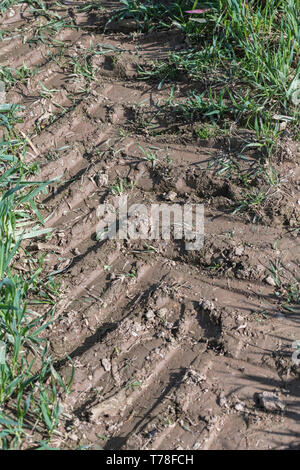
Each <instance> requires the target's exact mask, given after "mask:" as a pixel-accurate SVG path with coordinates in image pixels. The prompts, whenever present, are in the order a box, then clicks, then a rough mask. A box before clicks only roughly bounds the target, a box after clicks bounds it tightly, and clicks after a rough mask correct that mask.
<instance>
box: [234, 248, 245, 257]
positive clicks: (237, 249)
mask: <svg viewBox="0 0 300 470" xmlns="http://www.w3.org/2000/svg"><path fill="white" fill-rule="evenodd" d="M243 253H244V247H243V246H237V247H236V248H235V250H234V254H235V255H236V256H242V254H243Z"/></svg>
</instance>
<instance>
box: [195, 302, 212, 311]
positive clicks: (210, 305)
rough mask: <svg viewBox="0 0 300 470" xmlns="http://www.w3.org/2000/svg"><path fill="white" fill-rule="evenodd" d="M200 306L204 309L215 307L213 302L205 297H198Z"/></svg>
mask: <svg viewBox="0 0 300 470" xmlns="http://www.w3.org/2000/svg"><path fill="white" fill-rule="evenodd" d="M199 303H200V306H201V307H202V308H203V309H204V310H210V311H211V310H213V309H214V308H215V306H214V304H213V303H212V302H211V301H210V300H207V299H200V302H199Z"/></svg>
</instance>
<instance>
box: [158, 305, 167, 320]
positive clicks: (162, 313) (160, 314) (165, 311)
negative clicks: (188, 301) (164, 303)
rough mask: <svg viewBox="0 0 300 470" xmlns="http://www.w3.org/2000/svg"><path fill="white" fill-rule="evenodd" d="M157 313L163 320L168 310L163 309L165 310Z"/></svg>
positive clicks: (161, 309) (162, 309)
mask: <svg viewBox="0 0 300 470" xmlns="http://www.w3.org/2000/svg"><path fill="white" fill-rule="evenodd" d="M156 313H157V315H158V316H159V317H161V318H163V317H165V316H166V315H167V313H168V309H167V308H165V307H163V308H160V309H159V310H158V311H157V312H156Z"/></svg>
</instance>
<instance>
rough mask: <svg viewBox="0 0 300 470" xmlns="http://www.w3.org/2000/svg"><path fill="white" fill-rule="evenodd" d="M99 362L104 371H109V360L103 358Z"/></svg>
mask: <svg viewBox="0 0 300 470" xmlns="http://www.w3.org/2000/svg"><path fill="white" fill-rule="evenodd" d="M101 362H102V365H103V367H104V369H105V370H106V372H109V371H110V370H111V363H110V362H109V360H108V359H106V358H103V359H102V361H101Z"/></svg>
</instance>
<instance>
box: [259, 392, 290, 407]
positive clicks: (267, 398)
mask: <svg viewBox="0 0 300 470" xmlns="http://www.w3.org/2000/svg"><path fill="white" fill-rule="evenodd" d="M256 397H257V401H258V404H259V405H260V406H261V407H262V408H264V409H265V410H266V411H284V410H285V404H284V403H283V401H281V400H280V399H279V398H278V397H277V396H276V395H275V394H274V393H272V392H262V393H258V394H257V395H256Z"/></svg>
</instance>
